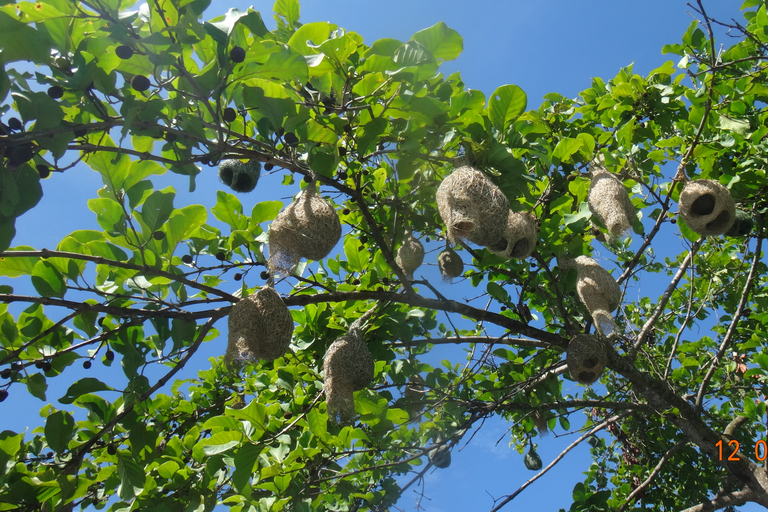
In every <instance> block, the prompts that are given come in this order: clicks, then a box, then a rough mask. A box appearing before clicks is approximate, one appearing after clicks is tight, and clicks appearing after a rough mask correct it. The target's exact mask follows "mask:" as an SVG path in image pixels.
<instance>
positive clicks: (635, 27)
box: [0, 0, 758, 512]
mask: <svg viewBox="0 0 768 512" xmlns="http://www.w3.org/2000/svg"><path fill="white" fill-rule="evenodd" d="M740 3H741V2H738V1H724V0H709V1H708V2H706V3H705V7H706V8H707V9H708V13H709V14H710V16H712V17H715V18H719V19H724V20H729V19H730V18H733V17H735V18H739V16H740V15H739V12H738V6H739V4H740ZM249 5H250V4H249V3H248V2H242V1H239V0H238V1H232V0H227V1H222V0H213V2H212V4H211V7H210V9H209V17H214V16H216V15H219V14H223V13H224V12H226V10H227V9H229V8H230V7H237V8H239V9H243V10H244V9H246V8H247V7H248V6H249ZM271 7H272V2H271V1H269V2H267V1H259V2H257V3H256V4H255V5H254V8H255V9H256V10H260V11H261V12H262V14H263V17H264V18H265V21H266V22H267V25H268V26H270V27H272V26H274V23H273V22H272V19H271ZM693 14H695V13H693V11H692V10H691V9H690V7H688V6H687V5H686V2H685V1H684V0H643V1H626V0H625V1H615V0H590V1H587V0H549V1H535V0H474V1H471V2H467V1H466V0H464V1H456V0H449V1H446V0H387V1H378V2H363V1H360V0H304V2H303V5H302V17H301V19H302V21H303V22H305V23H306V22H310V21H329V22H332V23H335V24H337V25H339V26H341V27H344V28H346V29H347V30H351V31H355V32H358V33H360V34H361V35H362V36H363V37H364V38H365V41H366V43H367V44H370V43H372V42H373V41H375V40H377V39H380V38H383V37H389V38H395V39H400V40H402V41H406V40H408V39H409V38H410V36H411V35H412V34H413V33H414V32H416V31H418V30H420V29H423V28H426V27H429V26H431V25H433V24H435V23H437V22H438V21H444V22H445V23H446V24H447V25H448V26H449V27H451V28H453V29H455V30H457V31H458V32H459V33H460V34H461V35H462V36H463V38H464V53H463V54H462V55H461V56H460V57H459V58H458V59H457V60H456V61H454V62H451V63H448V64H446V65H445V66H444V68H443V70H444V73H445V74H446V75H447V74H450V73H452V72H455V71H460V72H461V73H462V76H463V78H464V82H465V83H466V84H467V87H469V88H472V89H480V90H482V91H483V92H485V93H486V95H489V94H490V93H491V92H492V91H493V90H494V89H496V87H498V86H500V85H503V84H516V85H519V86H520V87H522V88H523V89H524V90H525V91H526V92H527V94H528V108H536V107H537V106H538V105H539V104H540V103H541V99H542V97H543V95H545V94H547V93H550V92H557V93H560V94H563V95H564V96H568V97H575V96H576V95H577V94H578V92H579V91H581V90H583V89H586V88H588V87H589V86H590V83H591V78H592V77H595V76H599V77H602V78H604V79H609V78H611V77H613V76H614V75H615V74H616V73H617V72H618V70H619V68H621V67H623V66H627V65H629V64H632V63H633V62H634V65H635V71H636V72H639V73H641V74H646V73H647V72H648V71H650V70H652V69H654V68H656V67H659V66H661V65H662V64H663V63H664V62H665V61H667V60H676V58H675V56H671V57H670V56H665V55H662V53H661V48H662V46H663V45H664V44H668V43H678V42H679V41H680V38H681V36H682V34H683V32H684V31H685V29H686V28H687V27H688V25H689V24H690V22H691V21H692V19H693V17H692V15H693ZM724 42H725V44H728V43H727V41H725V40H724ZM205 171H206V172H204V173H203V174H202V175H201V176H200V179H199V181H198V191H197V192H195V193H194V194H192V195H187V194H185V193H184V191H185V190H186V179H185V178H184V177H180V176H175V175H172V176H166V177H163V178H162V179H161V180H158V184H157V185H156V188H161V186H166V185H167V184H173V185H174V186H175V187H176V189H177V191H178V192H179V197H178V198H177V201H176V204H178V205H184V204H189V203H191V202H195V203H202V204H205V205H207V206H211V205H212V204H213V202H214V201H215V193H216V190H217V189H218V188H219V187H220V186H221V185H219V184H218V182H217V181H216V179H215V169H206V170H205ZM277 181H278V180H277V179H275V180H273V182H274V183H276V182H277ZM100 186H101V183H100V179H99V177H98V175H97V174H96V173H95V172H93V171H90V170H88V169H86V168H81V169H74V170H72V171H68V172H67V175H66V176H53V177H51V178H50V179H48V180H45V182H44V183H43V188H44V193H45V196H44V198H43V200H42V201H41V203H40V205H39V206H38V207H37V208H35V209H34V210H32V211H31V212H28V213H27V214H25V215H24V216H22V217H21V218H20V219H19V220H18V222H17V228H18V235H17V238H16V240H15V241H14V245H21V244H25V245H32V246H34V247H36V248H41V247H48V248H51V247H53V246H55V245H56V243H58V241H59V240H60V239H61V238H62V237H63V236H64V235H66V234H67V233H69V232H71V231H73V230H75V229H84V228H96V229H98V227H97V225H96V223H95V219H94V218H93V215H92V214H89V212H88V211H87V210H86V208H85V200H86V199H87V198H90V197H94V196H95V191H96V189H97V188H99V187H100ZM293 192H295V191H288V189H286V188H281V189H277V190H276V189H275V188H274V187H273V186H271V185H270V184H269V181H268V180H267V181H265V182H262V183H260V184H259V188H258V189H257V190H256V191H255V192H254V193H253V195H251V196H248V197H247V199H245V198H243V196H241V200H243V202H244V204H245V205H246V208H245V209H246V211H248V209H249V204H251V202H258V201H263V200H267V199H272V198H273V197H274V195H275V193H276V194H277V195H278V196H279V197H287V196H289V195H290V194H292V193H293ZM210 217H211V218H212V216H210ZM346 231H347V230H345V233H346ZM432 275H436V273H435V272H432ZM10 284H12V285H14V286H17V285H18V283H16V282H11V283H10ZM253 284H256V283H253ZM230 285H231V289H232V290H234V289H236V288H237V285H236V284H235V283H230ZM230 285H228V286H230ZM441 286H447V285H441ZM441 289H442V288H441ZM451 294H452V295H455V294H456V292H455V291H453V292H451ZM220 327H221V328H224V327H225V326H224V325H222V326H220ZM206 345H209V346H207V347H206V350H205V351H203V353H202V354H200V355H199V357H196V358H195V359H194V360H193V365H192V366H193V367H192V368H190V369H189V371H190V372H191V373H188V374H187V375H188V376H189V375H193V374H194V372H196V370H197V369H199V368H204V367H205V366H206V365H207V362H206V358H207V357H209V356H215V355H218V354H221V353H222V352H223V345H219V346H214V343H209V344H206ZM462 355H463V353H462V352H461V350H460V349H452V350H447V351H445V352H441V353H440V354H439V355H438V354H435V355H434V358H435V360H439V359H440V358H442V357H451V358H453V359H454V362H457V361H460V360H461V357H462ZM430 362H431V363H433V364H434V362H433V361H430ZM194 364H196V365H197V366H194ZM94 366H97V365H94ZM92 371H97V369H96V368H94V369H93V370H92ZM91 375H92V376H94V377H98V374H97V373H92V374H91ZM82 376H84V375H80V376H79V377H82ZM79 377H78V376H76V378H79ZM67 385H68V383H57V386H61V392H60V393H59V392H57V391H52V392H51V393H49V397H48V400H49V401H53V402H54V403H55V400H56V399H57V398H58V397H59V396H61V395H63V392H64V390H65V389H66V386H67ZM16 395H17V396H14V395H13V394H12V395H11V397H10V398H9V400H8V401H7V402H6V403H4V404H3V405H2V406H0V415H2V416H4V417H2V416H0V417H2V419H0V429H3V428H14V429H19V428H23V425H24V424H25V422H26V421H27V419H29V418H33V419H32V420H30V421H34V422H38V421H39V418H38V411H39V409H40V408H41V407H42V406H43V405H44V404H43V403H41V402H38V401H37V400H35V399H30V398H27V397H23V396H21V395H22V394H21V393H17V394H16ZM8 410H15V411H18V414H16V415H14V417H13V418H11V417H8V416H5V414H6V411H8ZM25 418H26V419H25ZM34 418H38V419H34ZM572 423H573V424H574V425H575V424H577V421H576V420H575V418H574V421H573V422H572ZM505 430H506V426H505V425H503V424H502V423H501V422H500V421H490V422H488V423H487V424H486V425H485V427H484V428H483V429H481V431H480V432H479V433H478V434H477V435H476V436H475V437H474V438H473V439H472V441H471V442H470V443H469V444H468V445H467V446H464V444H462V445H460V446H461V447H462V449H461V450H454V452H453V454H452V464H451V466H450V467H449V468H448V469H443V470H440V469H438V470H435V471H432V472H430V473H429V474H428V476H427V478H426V479H425V482H424V487H423V488H422V487H418V488H416V490H417V491H422V490H423V492H424V496H425V497H424V498H423V499H422V500H421V502H420V505H421V508H420V509H417V505H416V504H417V502H418V500H419V496H418V495H417V493H414V492H412V491H408V492H406V494H405V495H404V497H403V498H402V499H401V500H400V501H399V503H398V504H397V509H399V510H403V511H409V512H410V511H416V510H422V511H427V512H448V511H458V510H464V511H475V510H480V511H483V510H489V509H490V508H491V504H492V499H491V497H490V496H494V497H500V496H502V495H504V494H508V493H511V492H513V491H515V490H516V489H517V488H518V487H519V486H520V485H521V484H523V483H524V482H525V481H526V480H528V479H529V478H531V477H532V476H533V475H534V474H535V473H534V472H531V471H528V470H526V469H525V467H524V466H523V461H522V456H521V455H519V454H518V453H517V452H516V451H515V450H514V449H511V448H509V436H508V435H507V434H505ZM574 439H575V437H574V436H566V437H562V438H557V437H555V436H553V435H551V434H550V435H549V436H548V437H546V438H542V439H538V440H537V442H538V445H539V455H540V456H541V458H542V460H543V461H544V465H546V464H548V463H549V462H550V461H551V460H552V459H553V458H554V457H556V456H557V454H559V453H560V451H561V450H562V449H563V448H564V447H565V446H567V445H568V444H570V443H571V442H572V441H573V440H574ZM590 463H591V457H590V455H589V453H588V450H587V449H586V447H584V446H582V447H579V448H578V449H576V450H574V451H573V452H571V453H570V454H569V455H568V456H566V458H565V459H564V460H563V461H562V462H561V463H560V464H559V465H558V466H557V467H556V468H555V469H554V470H553V471H551V472H550V473H549V474H548V475H547V476H546V477H544V478H543V479H542V480H540V481H538V482H536V483H534V484H533V485H532V486H531V487H530V488H529V489H527V490H526V491H525V492H524V493H523V494H522V495H521V496H519V497H518V498H517V499H516V500H515V501H513V502H512V503H511V504H510V505H508V506H507V508H506V509H505V510H543V511H550V510H552V511H557V510H558V509H559V508H560V507H564V508H567V507H568V506H569V504H570V502H571V501H570V493H571V490H572V488H573V485H574V484H575V483H576V482H578V481H581V480H582V479H583V474H582V473H583V472H585V471H587V469H588V468H589V465H590ZM740 510H742V511H744V512H750V511H755V510H758V508H757V506H747V507H742V508H740Z"/></svg>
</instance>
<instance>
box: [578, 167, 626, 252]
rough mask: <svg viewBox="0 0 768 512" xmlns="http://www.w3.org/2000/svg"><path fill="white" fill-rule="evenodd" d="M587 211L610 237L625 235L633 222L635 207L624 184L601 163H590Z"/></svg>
mask: <svg viewBox="0 0 768 512" xmlns="http://www.w3.org/2000/svg"><path fill="white" fill-rule="evenodd" d="M587 202H588V204H589V210H590V211H591V212H592V214H593V215H595V216H596V217H597V218H598V219H600V222H602V223H603V225H604V226H605V227H606V228H608V232H609V233H610V235H611V237H619V236H622V235H623V234H624V233H626V232H627V231H628V230H629V228H630V227H632V222H634V220H635V207H634V206H633V205H632V200H631V199H630V198H629V194H628V193H627V189H626V188H625V187H624V183H622V181H621V180H620V179H619V178H618V177H617V176H616V175H615V174H612V173H611V172H609V171H608V170H607V169H606V168H605V167H604V166H603V164H602V162H601V161H595V162H593V163H592V181H591V183H590V185H589V196H588V197H587Z"/></svg>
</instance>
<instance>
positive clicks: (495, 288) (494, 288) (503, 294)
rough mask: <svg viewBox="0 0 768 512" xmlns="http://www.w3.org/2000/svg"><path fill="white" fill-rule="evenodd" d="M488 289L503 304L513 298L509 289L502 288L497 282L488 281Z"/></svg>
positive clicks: (489, 293)
mask: <svg viewBox="0 0 768 512" xmlns="http://www.w3.org/2000/svg"><path fill="white" fill-rule="evenodd" d="M486 290H487V291H488V295H490V296H491V297H493V298H494V299H496V300H497V301H499V302H501V303H502V304H509V303H510V302H511V300H512V299H511V298H510V296H509V293H508V292H507V290H505V289H504V288H502V287H501V286H500V285H499V284H497V283H493V282H490V283H488V285H487V286H486Z"/></svg>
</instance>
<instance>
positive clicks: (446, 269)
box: [437, 248, 464, 281]
mask: <svg viewBox="0 0 768 512" xmlns="http://www.w3.org/2000/svg"><path fill="white" fill-rule="evenodd" d="M437 266H438V267H439V268H440V274H442V276H443V281H450V280H451V279H453V278H454V277H459V276H460V275H461V274H463V273H464V262H463V261H462V260H461V256H459V253H457V252H456V251H454V250H453V249H450V248H447V249H445V250H444V251H441V252H440V254H438V255H437Z"/></svg>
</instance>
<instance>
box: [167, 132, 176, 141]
mask: <svg viewBox="0 0 768 512" xmlns="http://www.w3.org/2000/svg"><path fill="white" fill-rule="evenodd" d="M178 138H179V137H178V135H176V134H175V133H173V132H165V140H166V142H176V139H178Z"/></svg>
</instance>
